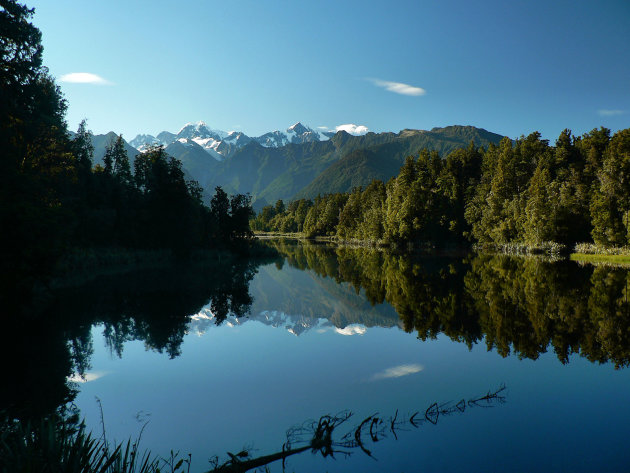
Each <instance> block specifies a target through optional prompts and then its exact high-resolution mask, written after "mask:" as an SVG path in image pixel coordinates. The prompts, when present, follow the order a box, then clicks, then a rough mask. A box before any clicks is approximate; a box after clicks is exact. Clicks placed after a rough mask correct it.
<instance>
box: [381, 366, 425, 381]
mask: <svg viewBox="0 0 630 473" xmlns="http://www.w3.org/2000/svg"><path fill="white" fill-rule="evenodd" d="M423 369H424V366H422V365H418V364H408V365H398V366H393V367H392V368H387V369H386V370H383V371H380V372H378V373H376V374H375V375H373V376H372V378H370V379H371V380H372V381H377V380H379V379H388V378H400V377H401V376H407V375H410V374H414V373H419V372H420V371H422V370H423Z"/></svg>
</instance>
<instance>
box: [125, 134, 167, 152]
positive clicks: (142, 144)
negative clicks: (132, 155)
mask: <svg viewBox="0 0 630 473" xmlns="http://www.w3.org/2000/svg"><path fill="white" fill-rule="evenodd" d="M169 135H170V136H169ZM172 135H173V134H172V133H169V132H167V131H163V132H162V133H160V134H159V135H158V136H157V137H155V136H153V135H138V136H136V137H135V138H134V139H133V140H131V141H130V142H129V144H130V145H131V146H133V147H134V148H136V149H137V150H138V151H140V152H141V153H143V152H145V151H146V150H147V149H148V148H149V147H150V146H157V145H162V146H168V145H169V144H170V143H172V142H173V139H172Z"/></svg>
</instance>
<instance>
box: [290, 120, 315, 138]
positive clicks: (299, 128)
mask: <svg viewBox="0 0 630 473" xmlns="http://www.w3.org/2000/svg"><path fill="white" fill-rule="evenodd" d="M309 131H313V130H311V129H310V128H308V127H305V126H304V125H302V124H301V123H300V122H297V123H296V124H295V125H293V126H290V127H289V128H287V133H295V134H296V135H302V134H304V133H308V132H309Z"/></svg>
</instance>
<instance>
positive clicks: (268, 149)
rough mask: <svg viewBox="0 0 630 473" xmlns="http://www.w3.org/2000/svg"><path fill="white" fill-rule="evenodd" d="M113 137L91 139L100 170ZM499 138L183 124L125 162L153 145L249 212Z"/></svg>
mask: <svg viewBox="0 0 630 473" xmlns="http://www.w3.org/2000/svg"><path fill="white" fill-rule="evenodd" d="M115 136H116V135H115V133H113V132H110V133H108V134H106V135H94V136H93V142H94V148H95V151H94V157H95V163H102V158H103V156H104V154H105V146H106V144H107V143H108V142H110V141H111V140H112V138H114V137H115ZM502 138H503V136H501V135H498V134H496V133H491V132H489V131H487V130H484V129H482V128H476V127H473V126H459V125H455V126H448V127H444V128H433V129H432V130H430V131H427V130H410V129H406V130H402V131H400V132H399V133H392V132H385V133H373V132H369V133H366V134H364V135H360V136H355V135H350V134H349V133H347V132H345V131H338V132H336V133H333V132H322V131H316V130H314V129H312V128H309V127H308V126H305V125H303V124H302V123H300V122H298V123H296V124H295V125H293V126H291V127H289V128H287V129H286V130H285V131H279V130H276V131H272V132H268V133H265V134H263V135H261V136H257V137H250V136H247V135H245V134H244V133H242V132H237V131H231V132H225V131H221V130H216V129H213V128H210V127H209V126H208V125H206V124H205V123H204V122H197V123H188V124H186V125H184V126H183V127H182V128H181V130H179V132H178V133H171V132H168V131H163V132H161V133H159V134H158V135H157V136H152V135H148V134H141V135H138V136H136V137H135V138H134V139H132V140H131V141H129V143H126V149H127V152H128V154H129V157H130V159H133V157H134V156H135V155H137V154H139V153H141V152H143V151H145V150H146V149H148V147H149V146H151V145H161V146H164V147H165V150H166V152H167V153H168V154H170V155H172V156H174V157H176V158H177V159H179V160H180V161H182V164H183V167H184V170H185V171H186V174H187V175H188V176H190V177H191V178H193V179H195V180H197V181H198V182H199V183H200V184H201V186H202V187H203V188H204V189H206V193H207V195H211V194H212V193H213V190H214V188H215V187H216V186H221V187H223V188H224V189H225V190H226V191H227V192H228V193H246V192H248V193H250V194H251V195H252V198H253V201H254V207H255V208H256V209H260V208H261V207H262V206H264V205H266V204H269V203H273V202H275V201H276V200H278V199H283V200H292V199H295V198H300V197H308V198H312V197H315V196H317V195H318V194H326V193H331V192H346V191H349V190H351V189H352V188H353V187H356V186H366V185H367V184H369V183H370V182H371V181H372V180H373V179H380V180H382V181H387V180H388V179H389V178H391V177H392V176H395V175H396V174H397V173H398V171H399V169H400V166H401V165H402V163H403V162H404V160H405V158H406V157H407V156H409V155H416V154H417V153H418V152H419V151H420V150H421V149H423V148H428V149H430V150H436V151H438V152H439V153H440V154H441V155H442V156H445V155H447V154H448V153H450V152H451V151H453V150H454V149H456V148H460V147H466V146H468V144H469V143H470V142H471V141H472V142H474V143H475V145H476V146H487V145H488V144H489V143H498V142H499V141H500V140H501V139H502Z"/></svg>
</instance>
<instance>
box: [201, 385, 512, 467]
mask: <svg viewBox="0 0 630 473" xmlns="http://www.w3.org/2000/svg"><path fill="white" fill-rule="evenodd" d="M505 390H506V387H505V385H502V386H501V387H499V389H497V390H496V391H488V393H487V394H486V395H484V396H481V397H478V398H473V399H469V400H468V401H466V400H465V399H462V400H461V401H459V402H458V403H457V404H452V402H453V401H449V402H446V403H443V404H438V403H437V402H434V403H433V404H431V405H430V406H429V407H428V408H427V409H426V410H425V412H424V419H417V418H416V416H417V415H418V414H419V413H420V412H421V411H416V412H414V413H413V414H412V415H411V417H409V420H408V421H405V420H404V418H403V419H402V420H398V409H397V410H396V413H395V414H394V417H391V418H389V419H388V422H389V424H385V423H384V419H383V418H381V417H377V415H378V413H375V414H372V415H371V416H368V417H366V418H365V419H363V420H362V421H361V422H360V423H359V425H358V426H357V427H356V428H355V429H353V430H351V431H349V432H348V433H346V434H345V435H344V436H342V437H341V438H340V439H339V440H335V439H334V433H335V429H336V428H337V427H338V426H339V425H341V424H343V423H345V422H346V421H348V420H349V419H350V418H351V417H352V413H351V412H350V411H343V412H341V413H339V414H337V415H334V416H333V415H324V416H322V417H320V418H319V420H317V421H314V420H313V421H307V422H305V423H304V424H302V425H301V426H297V427H292V428H291V429H289V430H288V431H287V441H286V442H285V443H284V445H283V446H282V451H280V452H277V453H272V454H270V455H264V456H261V457H258V458H249V456H250V454H249V451H248V450H243V451H241V452H239V453H237V454H233V453H230V452H227V454H228V457H229V459H228V460H227V461H225V463H223V464H221V465H219V462H218V458H216V457H215V460H214V461H213V464H214V469H212V470H210V471H211V472H214V473H243V472H246V471H249V470H253V469H254V468H259V467H262V466H265V465H268V464H270V463H273V462H275V461H278V460H282V469H283V471H284V467H285V460H286V459H287V458H288V457H290V456H292V455H296V454H298V453H302V452H305V451H307V450H310V451H311V452H313V453H319V454H321V455H322V456H323V457H332V458H334V457H335V454H336V453H340V454H343V455H346V456H348V455H351V453H352V452H351V451H349V450H351V449H355V448H360V449H361V451H363V453H365V454H366V455H367V456H369V457H370V458H373V459H374V460H376V458H374V456H373V455H372V452H371V451H370V450H369V449H368V448H367V447H366V445H365V442H364V440H363V438H362V433H363V430H364V429H365V428H366V426H367V425H368V424H369V426H370V427H369V429H368V430H369V433H370V441H371V442H372V443H376V442H378V441H379V440H381V439H384V438H386V436H387V430H390V431H391V432H392V434H393V436H394V438H395V439H396V440H398V436H397V435H396V430H397V429H400V428H401V427H402V426H404V425H405V424H406V423H407V422H409V424H411V425H412V426H413V427H414V428H418V427H420V425H422V423H424V422H425V421H428V422H429V423H431V424H433V425H436V424H437V423H438V420H439V418H440V416H441V415H442V416H447V415H450V414H457V413H459V414H463V413H464V412H465V410H466V406H468V407H469V408H472V407H477V406H479V407H492V406H493V405H494V404H496V403H504V402H505V394H504V391H505ZM387 425H388V426H389V429H387ZM293 444H303V445H301V446H299V447H297V448H291V446H292V445H293Z"/></svg>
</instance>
